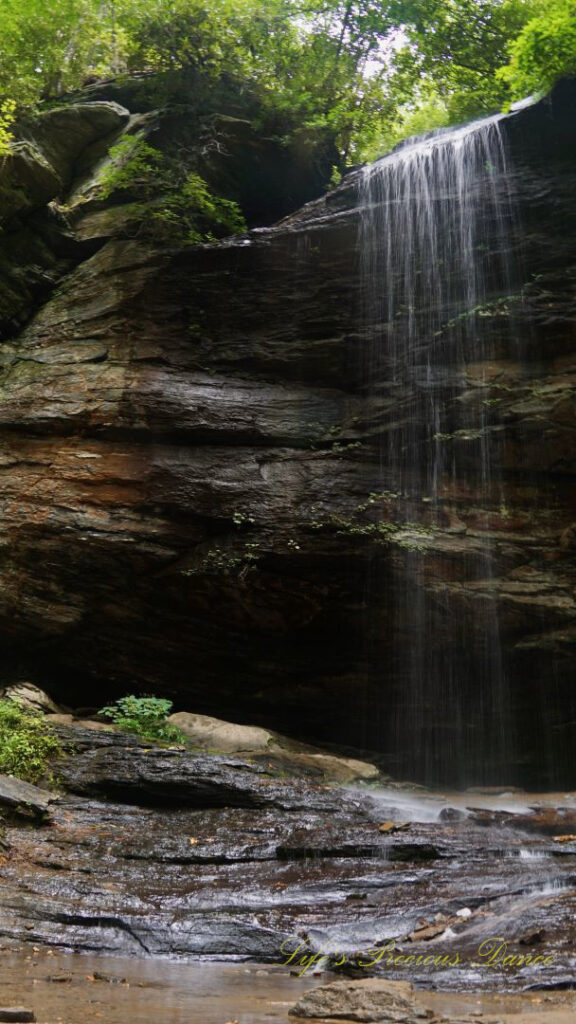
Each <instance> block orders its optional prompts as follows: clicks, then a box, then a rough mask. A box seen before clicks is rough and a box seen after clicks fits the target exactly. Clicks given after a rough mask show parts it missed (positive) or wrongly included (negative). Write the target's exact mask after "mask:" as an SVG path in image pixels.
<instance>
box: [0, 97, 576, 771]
mask: <svg viewBox="0 0 576 1024" xmlns="http://www.w3.org/2000/svg"><path fill="white" fill-rule="evenodd" d="M119 98H120V97H119V96H116V95H115V94H113V93H110V94H109V95H108V96H107V97H106V96H104V95H102V94H101V93H99V94H97V97H96V102H95V104H94V106H95V108H96V107H97V110H98V111H101V110H103V108H104V107H106V111H107V114H106V118H104V122H105V123H102V124H101V123H100V121H99V120H98V118H99V117H100V116H101V115H100V114H98V118H96V116H94V118H92V116H90V117H88V118H86V117H85V116H84V115H82V117H83V121H82V123H83V124H84V123H87V124H90V125H91V130H92V131H93V133H95V134H93V135H92V136H90V138H92V139H93V141H92V142H91V143H90V142H89V136H88V135H85V136H83V143H82V144H83V146H84V147H85V148H84V149H83V150H82V153H81V155H80V157H76V156H75V157H74V159H75V160H76V164H75V170H72V171H70V169H69V165H67V166H68V170H67V172H66V175H63V176H61V181H59V184H58V185H57V186H56V184H55V182H52V184H50V186H49V187H48V184H46V185H45V186H44V185H42V187H41V188H40V191H39V198H38V203H40V202H46V200H48V199H49V198H50V197H51V196H56V195H59V199H60V203H59V205H57V206H56V207H53V208H52V210H51V212H49V213H48V212H47V211H46V210H44V212H42V211H40V213H38V212H28V213H26V214H25V215H24V214H23V213H19V214H18V217H17V219H16V220H12V221H10V225H11V226H10V231H11V233H12V235H13V237H14V243H13V249H14V251H15V249H16V248H17V246H18V244H19V240H20V239H22V238H23V237H28V236H29V233H30V232H31V231H34V232H37V231H38V232H40V235H41V239H42V245H43V246H44V249H43V251H44V250H46V251H47V253H48V255H46V262H45V264H44V266H48V267H49V269H48V270H46V271H45V270H42V271H41V274H47V275H48V277H49V278H50V280H49V282H48V283H47V282H46V281H44V283H43V285H42V288H44V289H45V290H44V292H43V291H42V288H40V291H39V292H35V293H34V295H32V294H29V295H28V294H27V296H26V298H25V300H24V299H22V294H23V290H22V289H23V286H22V285H21V280H22V278H23V277H24V276H26V273H25V271H24V270H23V269H22V270H21V271H20V272H19V273H20V284H19V285H18V287H19V288H20V291H19V293H18V296H19V297H18V296H17V297H16V298H14V301H13V304H12V305H11V306H10V310H9V311H8V312H7V314H6V317H5V334H6V337H7V340H6V344H5V345H4V347H3V349H2V365H3V372H2V377H1V381H0V398H1V400H0V495H1V503H2V536H1V543H2V547H3V561H2V570H1V573H2V575H1V580H0V630H1V631H2V637H3V644H4V649H5V651H7V652H8V654H7V657H8V659H9V660H8V666H9V667H8V669H7V670H6V674H7V677H10V673H11V672H13V673H14V678H18V677H19V678H23V677H24V676H23V674H22V673H23V672H24V671H25V673H26V678H32V679H35V681H36V682H38V683H41V684H42V685H43V686H45V687H46V688H47V689H48V690H50V692H51V693H53V695H54V696H55V697H56V698H57V699H61V700H62V701H63V702H64V703H67V704H69V705H71V706H74V705H78V703H80V702H82V703H83V704H85V705H86V704H93V705H94V706H99V705H100V704H102V703H104V702H105V701H106V700H107V699H110V698H111V697H114V696H120V695H122V694H125V693H126V692H134V691H136V692H142V691H144V692H157V693H166V694H168V695H170V696H172V697H173V699H175V701H176V704H177V707H185V708H194V710H195V711H197V712H199V713H203V714H207V715H219V716H224V717H227V718H231V719H233V720H237V721H242V720H247V721H250V722H252V723H255V724H261V725H263V726H266V727H270V728H273V729H277V730H279V731H281V732H286V733H288V734H293V735H300V736H302V738H308V739H312V740H315V741H320V742H322V741H326V740H332V741H336V742H340V743H347V744H350V745H355V746H360V747H362V746H363V747H364V748H370V747H371V748H373V749H376V750H379V749H380V750H381V749H382V748H384V750H385V752H386V753H387V754H388V755H389V762H387V763H389V765H390V768H391V770H393V771H394V772H395V773H396V772H398V771H401V770H402V763H403V762H402V758H403V751H402V750H394V749H393V748H392V747H391V746H390V736H389V734H388V732H387V722H388V717H389V709H390V707H391V706H393V705H394V703H395V702H397V701H398V700H399V699H400V696H401V694H402V687H403V682H404V681H403V679H402V674H401V672H400V671H399V669H398V667H397V666H398V659H397V652H398V649H399V645H402V644H406V643H410V637H405V636H402V635H398V634H397V632H395V628H394V615H393V608H394V602H395V592H394V579H395V574H396V573H397V572H398V570H399V569H400V570H401V569H402V566H403V564H404V562H405V560H406V559H407V558H408V557H409V550H408V551H407V550H406V548H408V549H409V547H410V543H411V539H410V533H409V531H408V533H406V532H404V534H402V532H401V531H400V532H398V528H397V523H398V521H400V522H401V520H402V509H401V507H400V506H401V501H400V503H399V504H397V505H396V506H395V509H391V506H390V497H389V492H393V491H394V481H393V480H387V479H386V472H385V467H384V469H382V467H381V465H380V455H379V452H380V444H379V439H380V438H381V437H382V436H384V435H386V434H387V433H388V432H390V431H392V430H393V429H394V424H395V423H396V422H397V421H398V419H399V418H401V417H402V415H403V409H404V405H403V403H404V402H405V401H406V396H404V398H402V397H400V399H399V400H395V399H394V398H393V397H390V394H389V393H388V392H387V391H386V389H385V388H384V389H382V390H376V391H375V392H373V393H372V394H371V395H368V394H367V391H366V388H365V342H366V326H365V325H363V323H362V318H361V316H360V313H361V310H362V280H361V274H360V270H359V264H360V261H359V258H358V229H359V217H358V205H357V179H356V177H355V176H354V175H350V176H349V177H347V178H345V179H344V182H343V184H342V185H341V186H340V187H339V188H338V189H336V190H335V191H334V192H332V193H330V194H329V195H328V196H326V197H325V198H324V199H322V200H320V201H318V202H316V203H312V204H310V205H309V206H308V207H306V208H305V209H304V210H303V211H301V212H300V213H299V214H296V215H293V216H291V217H289V218H287V219H286V220H285V221H284V222H283V223H281V224H279V225H277V226H276V227H274V228H272V229H270V230H257V231H254V232H252V234H251V235H249V236H247V237H241V238H236V239H233V240H228V241H226V242H223V243H220V244H215V245H204V246H197V247H189V248H185V249H180V250H178V251H174V250H167V249H164V250H159V249H156V248H154V247H152V246H151V245H150V244H147V243H145V242H143V241H142V240H140V239H138V238H126V237H122V216H121V209H120V207H108V208H107V207H105V206H104V205H103V204H102V202H101V201H99V200H98V192H97V186H96V191H94V190H92V191H90V188H91V187H92V186H90V187H89V188H88V189H87V186H86V181H87V180H89V179H90V175H91V174H93V169H94V167H95V166H96V165H97V163H98V160H100V159H101V158H102V154H103V152H104V153H105V150H106V146H107V145H108V144H109V142H110V137H111V134H112V136H113V138H114V139H117V138H118V135H119V132H121V131H122V130H123V127H124V125H126V124H127V123H128V116H129V114H128V111H127V110H125V108H123V109H120V108H119V107H118V105H117V104H114V103H111V102H110V100H117V99H119ZM123 99H124V101H125V102H126V103H128V102H129V98H126V97H124V98H123ZM85 106H86V105H85V104H83V109H84V107H85ZM87 106H90V104H88V105H87ZM575 106H576V87H575V86H574V84H573V83H571V82H567V83H562V84H561V85H560V86H559V87H558V88H557V90H556V91H555V93H554V94H553V95H552V97H551V98H550V99H548V100H546V101H543V102H541V103H539V104H537V105H535V106H534V107H531V108H527V109H525V110H523V111H520V112H518V113H517V114H515V115H514V116H512V117H510V118H508V119H505V120H504V121H503V123H502V124H503V128H502V130H503V133H504V135H505V137H506V140H507V144H508V147H509V150H510V158H511V160H512V162H513V167H514V168H515V171H514V175H513V188H514V191H515V194H516V197H517V200H518V209H519V216H520V220H521V231H520V232H519V233H516V234H514V233H512V234H511V238H510V245H511V247H513V248H514V250H515V253H516V255H521V259H517V260H516V266H517V268H518V270H517V278H518V279H517V280H515V281H514V282H512V283H511V290H510V294H508V293H507V294H506V295H503V294H502V292H501V290H500V291H499V292H497V291H495V293H494V295H493V296H491V297H490V303H489V304H488V306H487V308H486V310H484V313H485V314H486V315H485V316H484V318H483V323H485V325H486V332H487V345H486V350H487V352H488V357H487V359H486V362H485V363H484V364H483V365H480V366H478V367H476V368H473V369H472V371H470V372H469V374H468V376H467V378H466V380H463V382H462V390H461V394H460V395H459V399H458V400H459V402H461V403H469V404H470V405H471V406H472V405H474V403H483V402H490V403H492V402H496V401H498V415H499V418H500V421H501V423H502V425H503V435H502V436H503V443H502V444H500V445H499V453H500V454H499V459H500V464H501V469H502V473H503V478H504V494H503V496H502V495H500V494H499V495H498V496H496V495H495V496H494V500H493V501H492V502H491V510H490V516H489V529H490V531H491V533H492V535H493V537H494V548H495V558H494V565H495V577H494V579H493V580H491V583H490V587H489V588H488V587H487V586H486V582H485V581H483V579H482V578H479V572H478V565H479V547H480V541H479V537H478V531H479V522H480V521H481V522H482V523H483V524H485V523H486V515H485V513H486V509H482V508H480V507H479V504H478V502H479V496H478V495H477V494H474V493H473V492H472V491H470V489H469V488H467V485H466V481H465V480H464V481H462V482H461V484H460V486H459V488H456V489H455V488H454V487H453V486H452V488H451V489H450V488H447V489H446V492H445V495H444V497H443V501H442V507H441V508H440V510H439V512H438V513H437V514H436V515H435V516H434V518H433V519H432V518H431V517H430V516H428V518H427V513H426V511H424V512H423V516H422V522H423V525H424V526H425V527H426V528H427V529H428V530H430V531H431V532H430V533H429V534H428V535H427V538H426V573H425V581H426V582H425V585H426V586H428V585H429V586H430V587H431V588H433V590H434V592H435V593H436V594H437V595H438V600H437V603H436V607H437V612H435V615H436V618H437V621H435V629H436V634H437V636H438V642H439V643H446V644H447V645H448V646H450V645H452V646H454V638H455V637H457V638H458V639H457V647H458V650H457V656H458V658H459V659H460V661H459V664H460V665H461V669H462V675H463V678H465V677H466V663H467V662H466V659H467V658H469V657H473V656H474V649H475V647H476V646H477V645H478V644H481V643H482V609H483V608H484V607H485V606H486V605H487V604H488V603H489V602H492V601H493V600H495V601H496V603H497V609H498V615H499V621H500V633H501V639H502V644H503V657H504V659H505V662H506V666H507V671H508V674H509V677H510V687H511V700H512V704H513V709H514V714H515V716H516V720H517V723H518V728H517V735H518V744H517V748H516V750H515V751H514V752H512V754H511V761H515V760H516V761H518V762H521V771H522V772H523V773H524V777H525V778H530V779H532V780H537V781H538V783H539V784H541V785H543V784H544V783H545V782H550V781H555V782H561V781H564V782H567V781H569V780H570V779H572V781H573V767H572V759H571V756H570V755H571V750H572V743H573V734H574V728H575V727H574V725H573V724H571V723H573V722H574V720H575V719H576V715H575V714H574V712H575V711H576V707H575V704H576V696H575V695H574V691H573V687H572V684H571V679H572V678H573V672H574V667H575V659H576V647H575V643H576V620H575V611H576V599H575V596H574V582H575V571H574V551H575V550H576V540H575V537H576V510H575V509H574V506H573V487H572V483H571V477H572V475H573V473H574V468H575V449H574V442H573V438H574V427H575V425H576V421H575V417H574V382H575V373H576V364H575V362H574V355H573V338H574V297H573V290H574V278H575V274H576V271H575V267H576V243H575V242H574V239H575V238H576V231H575V229H576V203H575V201H574V195H575V194H576V176H575V172H574V155H575V153H576V128H575V127H574V125H575V119H574V108H575ZM141 110H142V108H140V112H139V113H138V116H139V117H143V116H145V117H150V116H151V115H150V114H149V113H144V114H143V113H142V112H141ZM67 116H70V115H67ZM112 121H113V122H114V123H113V125H112ZM154 125H155V128H154V130H155V131H156V132H157V134H156V136H154V135H152V139H153V141H155V144H158V145H161V143H162V138H163V135H162V132H163V131H164V139H165V142H166V145H168V144H171V145H174V144H175V141H174V140H175V139H177V135H178V130H179V129H178V124H177V122H176V121H175V120H174V118H173V117H172V115H170V117H168V115H165V116H164V119H163V118H162V116H161V115H158V116H157V117H156V119H155V120H154ZM96 126H97V127H96ZM182 130H183V129H182ZM55 133H56V134H54V136H52V133H49V134H50V138H51V139H52V137H54V148H55V150H58V153H59V154H60V147H61V141H60V138H61V137H60V135H58V133H57V132H56V128H55ZM95 135H96V136H98V138H97V139H96V138H95ZM42 138H44V136H42ZM166 140H169V142H168V141H166ZM86 147H87V148H86ZM240 149H241V147H240ZM240 149H238V150H237V151H235V153H236V156H234V153H233V154H232V156H231V158H230V159H231V163H230V167H229V170H230V173H232V171H233V168H234V166H237V164H236V165H235V164H234V160H235V159H236V160H237V159H238V153H239V152H240ZM54 159H56V158H54ZM72 162H74V161H72ZM46 175H47V177H46V181H48V177H49V175H48V172H46ZM71 179H73V180H71ZM43 180H44V179H43ZM50 181H52V179H50ZM61 182H64V184H62V183H61ZM70 182H71V183H70ZM83 183H84V184H83ZM67 190H68V191H67ZM62 204H65V209H63V205H62ZM111 211H112V212H111ZM64 216H65V217H66V218H67V223H66V225H64V224H63V218H64ZM38 223H40V228H37V226H36V225H37V224H38ZM27 233H28V234H27ZM34 237H35V238H37V237H39V236H38V235H37V234H35V235H34ZM34 244H36V242H35V243H34ZM29 252H30V250H29V249H26V251H25V252H23V254H22V267H23V268H25V267H26V266H27V265H28V264H27V263H26V261H27V260H28V262H29V263H30V262H33V263H34V265H36V262H37V261H36V260H35V259H33V260H31V259H30V258H29ZM38 265H40V264H39V263H38ZM55 282H58V287H57V289H56V290H55V291H53V292H52V294H51V295H48V294H47V293H48V291H49V289H50V288H51V287H53V285H54V283H55ZM519 296H521V297H522V298H521V300H520V299H519V298H518V297H519ZM11 301H12V300H11ZM34 303H40V307H39V308H38V309H37V311H36V313H35V315H34V316H33V317H32V318H31V319H30V321H29V322H28V323H27V325H26V327H25V329H24V330H23V331H21V332H20V333H19V334H17V333H16V329H17V327H18V325H19V324H21V323H22V322H23V321H24V319H25V318H26V317H27V316H29V315H30V312H31V309H32V306H33V305H34ZM24 309H25V310H26V313H24V312H23V310H24ZM512 316H513V317H514V318H515V324H516V332H517V336H518V338H521V339H522V341H523V346H522V347H523V355H522V359H521V360H520V359H519V356H518V350H517V349H515V350H514V351H509V350H508V351H506V350H504V347H503V346H504V343H503V340H502V338H503V333H502V332H501V331H499V328H500V325H501V323H502V322H503V319H504V318H510V317H512ZM384 361H385V360H384ZM453 443H455V444H460V445H465V444H467V443H468V444H470V443H471V442H469V441H466V440H465V439H463V438H456V439H455V440H454V441H453ZM472 445H473V442H472ZM470 457H471V458H474V451H473V450H472V448H471V449H470ZM374 493H377V494H378V495H379V496H378V497H373V498H372V499H371V498H370V495H373V494H374ZM390 521H392V522H393V527H394V529H393V530H392V533H390V531H388V533H386V531H385V530H384V531H382V529H381V524H382V522H384V523H387V522H390ZM394 521H396V526H394ZM482 529H486V527H485V525H484V526H483V527H482ZM394 530H395V531H396V532H394ZM398 539H399V540H400V541H403V542H404V543H403V544H402V543H401V544H397V543H393V542H392V543H391V542H390V541H391V540H392V541H394V540H398ZM368 567H370V576H369V578H370V580H371V585H370V594H369V599H368V598H367V589H366V579H367V569H368ZM16 672H18V675H17V676H16ZM7 681H11V678H7ZM80 681H82V682H81V683H80ZM80 685H82V687H83V693H82V697H81V698H80V694H79V687H80ZM430 714H431V715H433V714H434V709H433V708H431V709H430ZM440 725H441V727H443V728H447V732H446V736H447V742H449V724H448V726H446V723H440ZM552 764H554V765H555V768H554V771H555V772H556V775H555V776H553V777H552V778H551V777H550V776H549V775H548V776H547V775H546V773H549V772H550V771H551V765H552ZM497 781H501V779H498V780H497ZM506 781H513V780H512V779H510V778H507V780H506Z"/></svg>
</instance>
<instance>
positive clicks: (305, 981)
mask: <svg viewBox="0 0 576 1024" xmlns="http://www.w3.org/2000/svg"><path fill="white" fill-rule="evenodd" d="M1 958H2V959H1V961H0V963H1V968H2V969H1V971H0V1005H7V1006H8V1005H25V1006H26V1007H28V1008H30V1009H33V1010H34V1012H35V1014H36V1017H37V1019H38V1024H80V1022H84V1021H87V1022H89V1021H92V1020H94V1021H95V1022H98V1024H152V1022H154V1024H156V1022H160V1021H162V1024H177V1022H178V1024H183V1022H186V1024H226V1022H228V1021H230V1022H232V1021H234V1022H238V1024H280V1022H281V1024H285V1021H286V1020H287V1013H288V1010H289V1009H290V1007H291V1006H293V1005H294V1003H296V1002H297V1000H298V998H299V997H300V995H301V994H302V993H303V992H305V991H307V990H309V989H311V988H312V987H314V985H316V984H319V983H320V982H321V981H322V979H319V978H297V977H293V976H291V975H290V973H289V972H288V971H286V970H284V971H274V970H272V971H271V970H265V969H263V968H262V967H261V966H260V965H248V966H247V965H246V964H230V963H227V964H222V963H217V964H211V963H193V964H188V965H182V964H176V963H170V962H168V961H165V960H164V961H157V960H134V959H129V958H124V957H101V956H88V955H78V954H77V955H74V954H66V953H53V952H51V951H46V950H38V952H37V953H35V954H31V953H30V952H29V951H28V950H22V951H18V950H4V951H3V952H2V953H1ZM98 975H102V976H104V977H105V978H108V979H112V980H104V978H99V977H98ZM51 979H53V980H51Z"/></svg>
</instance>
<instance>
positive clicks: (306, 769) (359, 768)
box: [168, 711, 380, 783]
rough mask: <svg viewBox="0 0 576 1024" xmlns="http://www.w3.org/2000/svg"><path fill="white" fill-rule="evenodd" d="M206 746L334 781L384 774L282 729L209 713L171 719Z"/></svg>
mask: <svg viewBox="0 0 576 1024" xmlns="http://www.w3.org/2000/svg"><path fill="white" fill-rule="evenodd" d="M168 721H169V723H170V724H171V725H176V726H177V727H178V728H179V729H181V730H182V732H183V733H184V734H185V736H186V737H187V738H188V739H189V740H190V742H191V743H192V745H193V746H194V747H199V748H200V749H202V750H216V751H226V752H228V753H237V754H250V755H256V756H257V757H263V755H264V754H265V755H266V757H267V758H270V759H272V761H274V762H278V764H279V765H281V766H283V767H284V768H285V769H286V770H288V771H294V772H296V774H298V773H300V774H302V775H306V774H310V775H312V776H316V777H320V778H325V779H330V780H331V781H333V782H343V783H344V782H357V781H360V780H362V781H368V780H370V779H372V780H375V779H377V778H380V771H379V769H378V768H377V767H376V765H373V764H369V763H368V762H367V761H358V760H355V759H354V758H349V757H338V756H336V755H335V754H327V753H324V752H323V751H320V750H318V749H317V748H315V747H311V746H308V745H307V744H304V743H298V742H297V741H295V740H291V739H289V738H288V737H287V736H281V735H280V734H279V733H276V732H272V731H271V730H268V729H262V728H260V727H259V726H255V725H236V724H234V723H233V722H224V721H222V720H221V719H219V718H211V717H210V716H209V715H195V714H192V713H191V712H189V711H178V712H176V713H175V714H173V715H170V717H169V719H168Z"/></svg>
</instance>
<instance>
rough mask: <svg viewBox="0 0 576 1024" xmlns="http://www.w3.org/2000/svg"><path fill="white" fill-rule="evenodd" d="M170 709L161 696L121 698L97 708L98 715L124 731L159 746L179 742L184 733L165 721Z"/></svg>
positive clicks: (168, 703)
mask: <svg viewBox="0 0 576 1024" xmlns="http://www.w3.org/2000/svg"><path fill="white" fill-rule="evenodd" d="M171 709H172V701H171V700H163V699H162V698H161V697H135V696H134V695H133V694H132V695H131V696H129V697H121V698H120V699H119V700H117V701H115V702H114V704H109V705H107V706H106V707H104V708H100V712H99V714H101V715H105V717H106V718H110V719H111V720H112V722H113V723H114V725H116V726H118V728H119V729H122V730H123V731H124V732H132V733H136V735H137V736H142V738H143V739H145V740H153V741H156V742H160V743H181V742H182V741H183V740H184V739H185V737H184V733H183V732H181V730H180V729H178V728H176V726H175V725H170V724H169V723H168V722H166V718H167V716H168V715H169V714H170V711H171Z"/></svg>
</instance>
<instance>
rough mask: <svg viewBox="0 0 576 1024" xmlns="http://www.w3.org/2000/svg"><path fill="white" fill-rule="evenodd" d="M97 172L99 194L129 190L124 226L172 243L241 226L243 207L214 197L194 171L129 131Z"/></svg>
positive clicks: (201, 239) (238, 229)
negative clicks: (173, 164) (172, 164)
mask: <svg viewBox="0 0 576 1024" xmlns="http://www.w3.org/2000/svg"><path fill="white" fill-rule="evenodd" d="M109 156H110V157H111V161H112V162H111V163H110V164H109V165H108V166H107V167H106V168H105V169H104V170H103V171H102V173H101V175H100V186H101V189H102V196H103V198H104V199H108V198H109V197H110V196H111V195H112V194H113V193H114V192H122V191H125V192H128V193H129V194H130V196H131V197H132V198H133V199H134V200H135V202H134V203H133V204H132V217H131V220H130V227H129V231H131V232H132V233H133V234H136V235H139V236H140V237H142V236H143V237H148V238H150V239H151V240H152V241H155V242H164V243H167V244H173V245H184V244H197V243H199V242H213V241H215V240H216V238H221V237H222V236H224V235H227V234H228V235H231V234H237V233H238V232H241V231H245V230H246V221H245V220H244V217H243V215H242V211H241V209H240V207H239V206H238V203H235V202H234V201H233V200H231V199H224V198H222V196H217V195H216V194H215V193H214V192H213V191H212V189H211V188H210V186H209V185H208V182H206V181H205V180H204V178H202V177H201V176H200V175H199V174H197V173H196V172H195V171H191V172H189V173H187V174H186V175H184V174H183V171H182V170H181V169H180V170H177V169H174V168H171V167H170V166H169V164H168V163H167V161H166V158H165V157H164V155H163V154H162V153H161V152H160V150H158V149H155V148H154V147H153V146H150V145H149V144H148V143H147V142H144V140H143V139H138V138H136V137H135V136H133V135H129V136H127V137H126V138H125V139H122V140H121V141H120V142H119V143H118V144H117V145H115V146H112V148H111V149H110V152H109Z"/></svg>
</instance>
